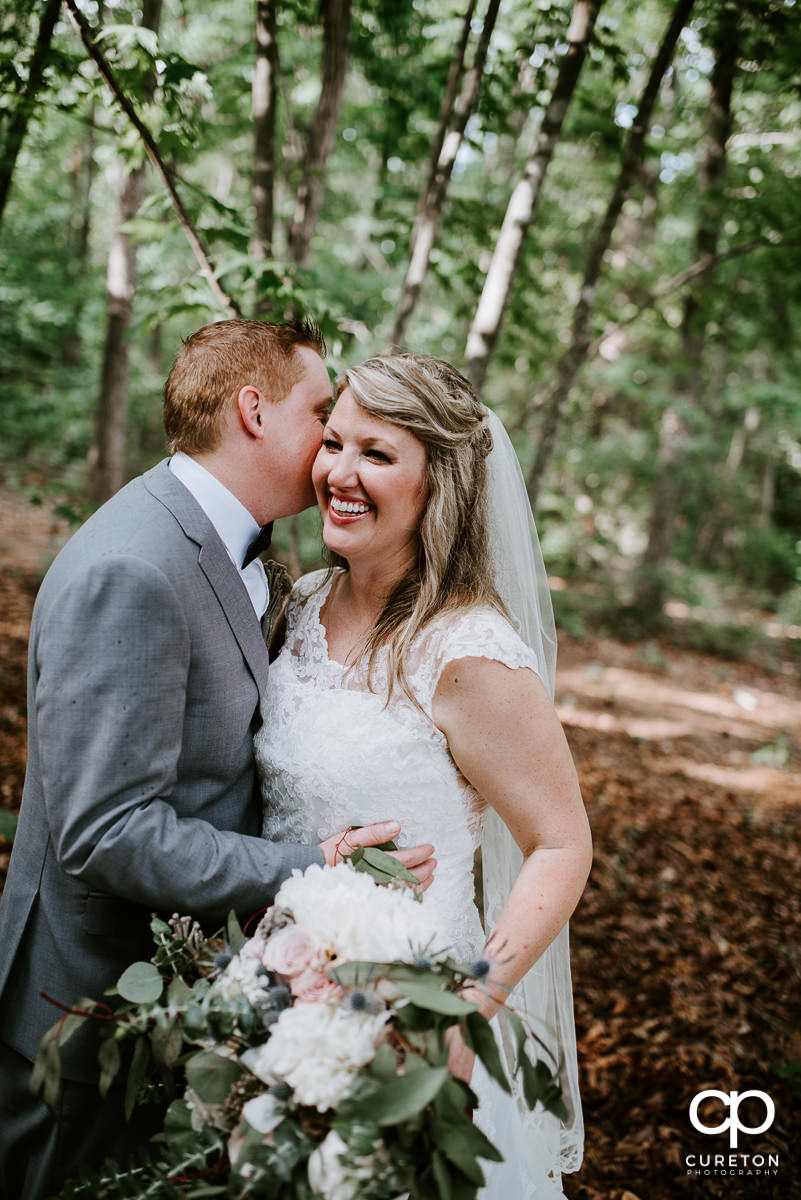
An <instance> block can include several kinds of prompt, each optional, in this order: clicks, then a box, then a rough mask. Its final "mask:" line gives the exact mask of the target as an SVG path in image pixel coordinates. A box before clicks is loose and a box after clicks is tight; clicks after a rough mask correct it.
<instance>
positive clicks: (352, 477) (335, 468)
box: [327, 449, 359, 488]
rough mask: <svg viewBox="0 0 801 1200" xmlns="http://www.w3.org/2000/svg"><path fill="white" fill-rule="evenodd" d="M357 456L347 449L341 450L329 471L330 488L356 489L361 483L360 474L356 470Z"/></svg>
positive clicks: (328, 481)
mask: <svg viewBox="0 0 801 1200" xmlns="http://www.w3.org/2000/svg"><path fill="white" fill-rule="evenodd" d="M356 463H357V456H356V455H355V454H353V453H351V452H350V451H349V450H347V449H343V450H340V452H339V454H337V456H336V458H335V459H334V461H333V462H332V464H331V466H330V468H329V471H328V479H327V483H328V486H329V487H330V488H331V487H339V488H347V487H356V486H357V485H358V483H359V472H358V470H357V468H356Z"/></svg>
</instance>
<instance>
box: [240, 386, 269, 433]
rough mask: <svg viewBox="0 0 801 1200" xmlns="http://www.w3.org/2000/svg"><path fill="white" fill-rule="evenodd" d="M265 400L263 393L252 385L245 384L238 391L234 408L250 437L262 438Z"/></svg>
mask: <svg viewBox="0 0 801 1200" xmlns="http://www.w3.org/2000/svg"><path fill="white" fill-rule="evenodd" d="M265 404H266V400H265V397H264V393H263V392H261V391H260V390H259V389H258V388H257V387H254V385H253V384H252V383H246V384H245V386H244V387H242V388H240V389H239V395H238V396H237V398H236V406H237V409H238V410H239V416H240V418H241V420H242V424H243V426H244V428H245V432H246V433H248V434H250V436H251V437H255V438H263V437H264V420H263V416H262V414H263V412H264V406H265Z"/></svg>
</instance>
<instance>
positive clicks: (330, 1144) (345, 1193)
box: [308, 1129, 358, 1200]
mask: <svg viewBox="0 0 801 1200" xmlns="http://www.w3.org/2000/svg"><path fill="white" fill-rule="evenodd" d="M346 1150H347V1146H346V1145H345V1143H344V1142H343V1141H342V1138H341V1137H340V1136H339V1134H338V1133H337V1132H336V1130H334V1129H332V1130H331V1132H330V1133H329V1134H328V1137H327V1138H326V1139H325V1141H324V1142H321V1143H320V1145H319V1146H318V1147H317V1149H316V1150H313V1151H312V1152H311V1154H310V1155H309V1163H308V1173H309V1184H310V1185H311V1189H312V1191H313V1192H314V1193H315V1195H317V1196H323V1197H324V1200H353V1198H354V1197H355V1196H356V1195H358V1192H357V1190H356V1183H355V1181H354V1180H353V1179H348V1178H347V1176H346V1175H345V1172H344V1170H343V1166H342V1163H341V1161H340V1157H339V1156H340V1154H343V1153H344V1152H345V1151H346Z"/></svg>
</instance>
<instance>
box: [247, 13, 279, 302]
mask: <svg viewBox="0 0 801 1200" xmlns="http://www.w3.org/2000/svg"><path fill="white" fill-rule="evenodd" d="M276 3H277V0H256V66H255V71H254V74H253V185H252V196H253V205H254V208H255V210H256V217H255V221H254V225H253V236H252V238H251V242H250V250H251V254H252V256H253V258H254V259H256V260H257V261H258V262H264V261H265V260H266V259H269V258H272V256H273V220H274V208H273V203H274V201H273V197H274V189H275V119H276V107H277V97H278V71H279V64H278V42H277V40H276ZM266 307H267V306H266V304H265V301H264V299H263V298H261V297H260V298H259V299H258V300H257V303H256V316H266Z"/></svg>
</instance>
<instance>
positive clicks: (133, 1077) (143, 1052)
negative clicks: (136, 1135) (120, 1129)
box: [125, 1038, 150, 1121]
mask: <svg viewBox="0 0 801 1200" xmlns="http://www.w3.org/2000/svg"><path fill="white" fill-rule="evenodd" d="M149 1061H150V1045H149V1043H148V1042H147V1041H146V1039H145V1038H138V1039H137V1041H136V1044H135V1045H134V1052H133V1057H132V1059H131V1067H130V1070H129V1071H128V1080H127V1082H126V1084H125V1119H126V1121H130V1119H131V1114H132V1113H133V1110H134V1108H135V1107H136V1097H137V1094H138V1092H139V1088H140V1087H141V1086H142V1084H143V1083H144V1081H145V1077H146V1075H147V1065H148V1063H149Z"/></svg>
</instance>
